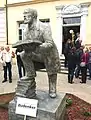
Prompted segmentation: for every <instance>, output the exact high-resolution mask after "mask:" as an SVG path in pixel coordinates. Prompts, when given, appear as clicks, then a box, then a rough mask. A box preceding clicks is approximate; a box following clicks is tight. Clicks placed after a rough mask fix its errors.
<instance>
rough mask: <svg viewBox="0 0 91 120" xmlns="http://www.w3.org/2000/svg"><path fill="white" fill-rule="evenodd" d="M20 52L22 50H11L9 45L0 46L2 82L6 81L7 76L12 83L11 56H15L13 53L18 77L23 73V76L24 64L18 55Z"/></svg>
mask: <svg viewBox="0 0 91 120" xmlns="http://www.w3.org/2000/svg"><path fill="white" fill-rule="evenodd" d="M21 52H22V51H21V50H19V49H16V52H13V51H11V50H10V47H9V46H5V47H3V46H1V47H0V63H1V64H2V66H3V71H4V80H3V81H2V83H4V82H6V81H7V80H8V78H9V83H12V58H15V54H16V59H17V66H18V72H19V79H20V78H21V77H22V76H23V75H24V76H25V69H24V65H23V62H22V60H21V57H20V54H21ZM22 68H23V70H22ZM22 72H23V73H22Z"/></svg>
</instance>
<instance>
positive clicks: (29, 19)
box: [23, 8, 37, 24]
mask: <svg viewBox="0 0 91 120" xmlns="http://www.w3.org/2000/svg"><path fill="white" fill-rule="evenodd" d="M23 14H24V23H25V24H32V23H33V20H34V19H37V11H36V10H35V9H31V8H28V9H25V10H24V13H23Z"/></svg>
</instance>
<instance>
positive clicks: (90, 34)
mask: <svg viewBox="0 0 91 120" xmlns="http://www.w3.org/2000/svg"><path fill="white" fill-rule="evenodd" d="M86 30H87V33H86V35H87V36H86V42H85V43H86V44H91V6H90V7H89V13H88V17H87V27H86Z"/></svg>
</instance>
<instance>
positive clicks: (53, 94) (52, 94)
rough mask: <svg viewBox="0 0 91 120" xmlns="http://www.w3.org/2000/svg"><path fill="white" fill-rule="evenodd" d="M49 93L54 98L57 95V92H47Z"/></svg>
mask: <svg viewBox="0 0 91 120" xmlns="http://www.w3.org/2000/svg"><path fill="white" fill-rule="evenodd" d="M49 95H50V97H51V98H55V97H56V96H57V94H56V93H54V92H53V93H49Z"/></svg>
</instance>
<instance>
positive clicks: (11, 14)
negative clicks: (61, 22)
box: [8, 0, 91, 44]
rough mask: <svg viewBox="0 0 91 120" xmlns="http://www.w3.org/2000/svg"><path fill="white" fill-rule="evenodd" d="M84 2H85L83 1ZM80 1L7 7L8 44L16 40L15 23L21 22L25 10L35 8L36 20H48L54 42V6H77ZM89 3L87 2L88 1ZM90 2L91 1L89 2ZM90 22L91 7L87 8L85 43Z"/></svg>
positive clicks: (89, 29) (88, 33)
mask: <svg viewBox="0 0 91 120" xmlns="http://www.w3.org/2000/svg"><path fill="white" fill-rule="evenodd" d="M77 1H78V2H77ZM83 1H86V0H83ZM83 1H82V0H81V1H80V0H74V1H73V2H72V0H70V1H69V0H67V1H66V0H64V1H59V2H58V1H57V2H49V3H40V4H32V5H26V6H17V7H9V8H8V19H9V20H8V26H9V43H10V44H12V43H14V42H16V41H17V40H18V25H17V22H16V21H21V20H23V11H24V9H26V8H35V9H37V11H38V18H39V19H44V18H50V25H51V28H52V35H53V38H54V40H55V39H56V24H57V21H56V17H57V16H56V15H57V14H56V9H55V6H59V5H65V4H73V3H74V4H79V3H82V2H83ZM88 1H89V0H88ZM90 1H91V0H90ZM90 21H91V7H90V8H89V16H88V18H87V33H86V42H89V40H90V37H91V32H90V31H91V26H90V25H89V24H90Z"/></svg>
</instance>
